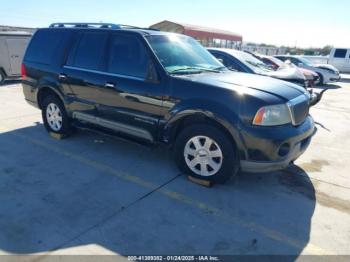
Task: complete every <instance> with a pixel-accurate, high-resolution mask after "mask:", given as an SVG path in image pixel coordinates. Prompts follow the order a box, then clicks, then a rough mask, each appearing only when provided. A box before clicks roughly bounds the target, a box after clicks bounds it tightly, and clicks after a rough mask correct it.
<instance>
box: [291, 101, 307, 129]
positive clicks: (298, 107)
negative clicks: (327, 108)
mask: <svg viewBox="0 0 350 262" xmlns="http://www.w3.org/2000/svg"><path fill="white" fill-rule="evenodd" d="M288 107H289V110H290V113H291V116H292V123H293V125H295V126H297V125H300V124H302V123H303V122H304V121H305V119H306V117H307V116H308V115H309V108H310V106H309V98H308V97H307V95H301V96H298V97H297V98H294V99H292V100H290V101H289V102H288Z"/></svg>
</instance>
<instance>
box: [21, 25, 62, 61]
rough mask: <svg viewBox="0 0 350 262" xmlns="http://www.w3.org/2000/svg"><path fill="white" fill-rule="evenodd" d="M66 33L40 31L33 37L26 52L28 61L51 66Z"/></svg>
mask: <svg viewBox="0 0 350 262" xmlns="http://www.w3.org/2000/svg"><path fill="white" fill-rule="evenodd" d="M65 35H66V34H65V32H63V31H56V30H50V31H49V30H39V31H37V32H36V33H35V35H34V36H33V39H32V41H31V42H30V44H29V47H28V50H27V52H26V57H25V60H26V61H30V62H35V63H41V64H50V63H51V62H52V58H53V56H54V54H55V53H57V49H58V48H59V47H60V45H61V44H62V43H63V41H64V39H65Z"/></svg>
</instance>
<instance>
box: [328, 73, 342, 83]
mask: <svg viewBox="0 0 350 262" xmlns="http://www.w3.org/2000/svg"><path fill="white" fill-rule="evenodd" d="M329 80H330V81H331V82H338V81H340V80H341V76H340V75H338V76H333V77H331V78H329Z"/></svg>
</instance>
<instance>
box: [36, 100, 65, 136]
mask: <svg viewBox="0 0 350 262" xmlns="http://www.w3.org/2000/svg"><path fill="white" fill-rule="evenodd" d="M41 113H42V118H43V122H44V126H45V128H46V130H47V131H48V132H49V133H55V134H59V135H63V136H68V135H70V134H71V132H72V127H71V122H70V119H69V117H68V115H67V113H66V109H65V107H64V105H63V103H62V101H61V100H60V99H59V98H58V97H57V96H55V95H48V96H46V97H45V98H44V99H43V103H42V111H41Z"/></svg>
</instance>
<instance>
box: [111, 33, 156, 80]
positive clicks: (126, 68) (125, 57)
mask: <svg viewBox="0 0 350 262" xmlns="http://www.w3.org/2000/svg"><path fill="white" fill-rule="evenodd" d="M108 58H109V59H108V63H107V72H109V73H113V74H118V75H125V76H133V77H140V78H143V79H145V78H146V76H147V73H148V67H149V64H150V58H149V55H148V53H147V51H146V49H145V47H144V45H143V44H142V42H141V41H140V40H139V39H138V38H136V37H135V36H128V35H121V34H120V35H119V34H114V35H112V39H111V41H110V48H109V55H108Z"/></svg>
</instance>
